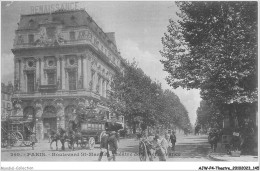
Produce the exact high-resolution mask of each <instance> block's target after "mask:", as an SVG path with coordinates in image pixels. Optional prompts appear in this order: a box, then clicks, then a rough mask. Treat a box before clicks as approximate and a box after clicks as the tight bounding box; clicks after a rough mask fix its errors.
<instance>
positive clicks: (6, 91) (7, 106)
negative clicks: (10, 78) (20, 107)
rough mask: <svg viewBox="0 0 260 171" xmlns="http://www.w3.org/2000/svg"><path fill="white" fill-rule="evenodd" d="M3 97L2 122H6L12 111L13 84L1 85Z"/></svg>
mask: <svg viewBox="0 0 260 171" xmlns="http://www.w3.org/2000/svg"><path fill="white" fill-rule="evenodd" d="M1 95H2V98H1V120H2V121H3V120H6V117H7V116H8V114H10V112H11V109H12V101H11V97H12V95H13V85H12V83H11V82H10V83H8V85H5V84H4V83H2V84H1Z"/></svg>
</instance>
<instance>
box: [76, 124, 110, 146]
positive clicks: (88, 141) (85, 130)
mask: <svg viewBox="0 0 260 171" xmlns="http://www.w3.org/2000/svg"><path fill="white" fill-rule="evenodd" d="M80 132H81V139H80V140H79V142H78V143H79V144H80V146H81V147H83V148H84V147H86V146H87V145H88V147H89V149H91V150H92V149H94V147H95V144H96V143H97V144H99V143H100V139H101V136H102V135H103V134H104V132H105V121H99V120H93V119H92V120H89V121H84V122H83V123H81V124H80Z"/></svg>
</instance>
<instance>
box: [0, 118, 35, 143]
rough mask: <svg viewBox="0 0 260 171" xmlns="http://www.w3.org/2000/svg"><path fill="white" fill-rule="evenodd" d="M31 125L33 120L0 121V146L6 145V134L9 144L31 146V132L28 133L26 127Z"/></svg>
mask: <svg viewBox="0 0 260 171" xmlns="http://www.w3.org/2000/svg"><path fill="white" fill-rule="evenodd" d="M28 126H29V127H32V126H33V122H30V121H17V120H14V121H2V123H1V135H2V136H1V147H6V146H7V145H8V134H9V135H10V145H11V146H22V145H25V146H31V145H32V138H33V137H34V136H33V135H32V134H28V130H27V129H28V128H27V127H28Z"/></svg>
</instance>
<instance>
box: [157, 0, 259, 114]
mask: <svg viewBox="0 0 260 171" xmlns="http://www.w3.org/2000/svg"><path fill="white" fill-rule="evenodd" d="M176 4H177V6H178V7H179V8H180V11H181V12H180V13H178V16H179V17H180V20H179V21H178V22H175V21H173V20H170V24H169V26H168V33H165V34H164V37H163V38H162V44H163V50H162V51H160V52H161V55H162V57H163V58H164V59H163V60H161V62H162V63H163V65H164V69H165V70H166V71H167V72H168V73H169V76H168V77H167V82H168V83H169V84H170V85H171V86H172V87H174V88H177V87H183V88H187V89H193V88H195V89H200V94H201V97H202V99H203V100H206V101H207V103H209V104H213V105H214V106H215V107H216V108H218V110H219V111H220V112H221V113H224V112H223V111H227V110H228V112H227V113H228V114H229V115H231V116H232V117H233V118H236V117H237V116H236V115H237V114H238V112H237V111H238V109H241V106H242V107H244V109H243V113H244V115H246V114H247V113H246V111H245V108H248V107H249V106H251V103H253V104H254V105H255V106H256V105H257V92H258V89H257V76H258V73H257V7H258V6H257V2H253V1H251V2H245V1H244V2H242V1H240V2H235V1H227V2H224V1H223V2H217V1H213V2H187V1H186V2H176ZM245 104H246V105H245ZM246 106H247V107H246ZM241 118H242V117H241Z"/></svg>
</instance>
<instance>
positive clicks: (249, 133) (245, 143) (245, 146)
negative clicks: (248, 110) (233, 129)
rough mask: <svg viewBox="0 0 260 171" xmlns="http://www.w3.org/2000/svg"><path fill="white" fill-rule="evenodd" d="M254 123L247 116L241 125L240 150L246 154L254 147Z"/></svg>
mask: <svg viewBox="0 0 260 171" xmlns="http://www.w3.org/2000/svg"><path fill="white" fill-rule="evenodd" d="M254 132H255V130H254V124H253V123H252V122H251V121H250V119H249V118H248V117H247V118H245V119H244V123H243V125H242V132H241V137H242V142H241V151H242V153H243V154H245V155H248V154H251V153H252V152H253V148H254V143H253V140H254Z"/></svg>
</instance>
